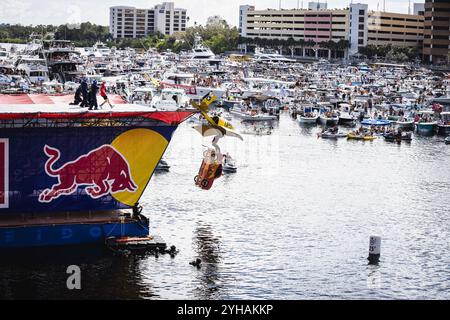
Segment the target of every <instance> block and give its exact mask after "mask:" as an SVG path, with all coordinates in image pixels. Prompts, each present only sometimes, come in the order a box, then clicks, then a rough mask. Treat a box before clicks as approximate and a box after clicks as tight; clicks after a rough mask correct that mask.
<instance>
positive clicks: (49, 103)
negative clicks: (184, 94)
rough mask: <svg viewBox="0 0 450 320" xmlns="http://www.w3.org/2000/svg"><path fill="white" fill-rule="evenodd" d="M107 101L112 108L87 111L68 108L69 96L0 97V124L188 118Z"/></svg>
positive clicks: (181, 113)
mask: <svg viewBox="0 0 450 320" xmlns="http://www.w3.org/2000/svg"><path fill="white" fill-rule="evenodd" d="M109 99H110V101H111V103H112V104H113V105H114V108H112V109H111V108H110V106H109V105H107V104H105V105H104V106H103V107H102V108H103V109H100V110H92V111H89V110H88V109H86V108H80V107H79V106H72V105H70V103H71V102H72V101H73V100H74V96H73V95H45V94H18V95H6V94H0V121H5V120H20V119H22V120H25V119H28V120H30V119H51V120H71V119H72V120H75V119H80V120H90V119H119V118H141V119H148V120H157V121H162V122H164V123H166V124H170V125H178V124H180V123H181V122H183V121H184V120H186V119H187V118H188V117H189V116H190V115H192V112H189V111H156V110H154V109H151V108H150V107H147V106H141V105H137V104H127V103H126V102H125V101H124V100H123V99H122V97H120V96H118V95H111V96H109ZM98 101H99V102H100V103H101V101H103V99H102V98H100V97H99V98H98Z"/></svg>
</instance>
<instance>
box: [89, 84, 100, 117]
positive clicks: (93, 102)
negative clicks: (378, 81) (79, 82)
mask: <svg viewBox="0 0 450 320" xmlns="http://www.w3.org/2000/svg"><path fill="white" fill-rule="evenodd" d="M97 93H98V86H97V81H96V80H94V81H93V82H92V85H91V90H89V110H92V109H94V110H98V103H97Z"/></svg>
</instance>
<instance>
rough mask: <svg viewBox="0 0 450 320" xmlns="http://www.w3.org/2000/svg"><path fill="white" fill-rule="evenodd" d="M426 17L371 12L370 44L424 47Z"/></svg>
mask: <svg viewBox="0 0 450 320" xmlns="http://www.w3.org/2000/svg"><path fill="white" fill-rule="evenodd" d="M423 29H424V17H423V16H422V15H412V14H401V13H392V12H382V11H372V12H369V23H368V41H367V44H368V45H376V46H380V45H388V44H391V45H393V46H408V47H416V48H419V49H420V48H422V43H423Z"/></svg>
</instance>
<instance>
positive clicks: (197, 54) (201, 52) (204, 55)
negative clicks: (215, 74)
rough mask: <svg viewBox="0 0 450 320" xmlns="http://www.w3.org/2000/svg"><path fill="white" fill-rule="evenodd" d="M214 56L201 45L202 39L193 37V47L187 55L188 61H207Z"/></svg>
mask: <svg viewBox="0 0 450 320" xmlns="http://www.w3.org/2000/svg"><path fill="white" fill-rule="evenodd" d="M214 58H215V54H214V53H213V52H212V51H211V49H209V48H208V47H207V46H205V45H204V44H203V43H202V38H201V37H200V36H198V35H197V36H196V37H195V42H194V47H193V48H192V51H191V52H190V54H189V59H190V60H207V59H214Z"/></svg>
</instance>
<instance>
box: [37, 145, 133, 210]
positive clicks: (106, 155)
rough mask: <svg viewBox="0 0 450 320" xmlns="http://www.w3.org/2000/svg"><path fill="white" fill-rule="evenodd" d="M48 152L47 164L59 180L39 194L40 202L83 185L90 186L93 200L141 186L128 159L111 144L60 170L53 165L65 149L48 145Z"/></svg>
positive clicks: (65, 193) (87, 188) (68, 193)
mask: <svg viewBox="0 0 450 320" xmlns="http://www.w3.org/2000/svg"><path fill="white" fill-rule="evenodd" d="M44 152H45V154H46V155H47V156H48V157H49V159H48V160H47V162H46V163H45V172H46V173H47V174H48V175H49V176H50V177H54V178H58V183H56V184H54V185H53V186H52V188H51V189H46V190H44V191H43V192H42V193H41V194H40V195H39V202H42V203H49V202H51V201H53V200H55V199H57V198H59V197H60V196H67V195H71V194H73V193H74V192H76V190H77V189H78V187H81V186H83V187H86V188H85V190H86V193H87V194H88V195H89V196H90V197H91V198H93V199H98V198H101V197H103V196H106V195H109V194H114V193H118V192H123V191H129V192H135V191H136V190H137V189H138V187H137V185H136V184H135V182H134V181H133V178H132V177H131V173H130V166H129V164H128V162H127V160H126V159H125V158H124V156H123V155H122V154H121V153H120V152H119V151H117V150H116V149H115V148H114V147H113V146H111V145H108V144H105V145H103V146H101V147H99V148H97V149H94V150H92V151H90V152H89V153H88V154H85V155H81V156H80V157H78V158H77V159H76V160H74V161H70V162H67V163H66V164H64V165H62V166H61V167H60V168H58V169H55V168H53V165H54V164H55V163H56V162H57V161H58V159H59V158H60V156H61V152H60V151H59V150H58V149H56V148H52V147H49V146H47V145H46V146H45V147H44Z"/></svg>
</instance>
